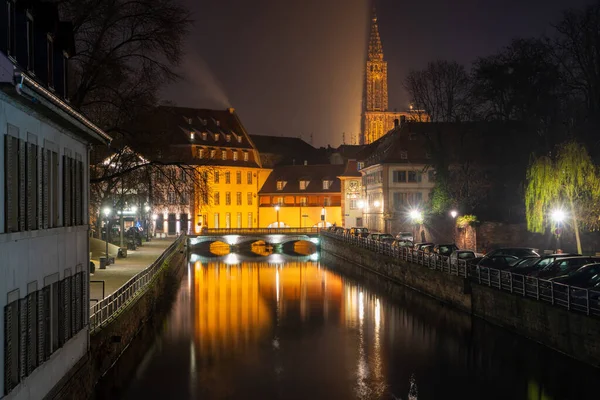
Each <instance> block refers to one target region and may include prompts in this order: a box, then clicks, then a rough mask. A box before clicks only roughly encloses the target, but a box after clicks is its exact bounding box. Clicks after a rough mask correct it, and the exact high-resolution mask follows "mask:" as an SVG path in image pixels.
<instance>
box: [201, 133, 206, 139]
mask: <svg viewBox="0 0 600 400" xmlns="http://www.w3.org/2000/svg"><path fill="white" fill-rule="evenodd" d="M202 140H206V132H202Z"/></svg>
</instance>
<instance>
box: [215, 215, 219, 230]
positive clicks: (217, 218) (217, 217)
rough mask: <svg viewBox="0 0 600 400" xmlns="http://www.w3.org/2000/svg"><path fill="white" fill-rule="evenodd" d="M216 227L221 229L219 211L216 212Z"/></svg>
mask: <svg viewBox="0 0 600 400" xmlns="http://www.w3.org/2000/svg"><path fill="white" fill-rule="evenodd" d="M215 228H217V229H219V213H215Z"/></svg>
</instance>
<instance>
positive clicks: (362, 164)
mask: <svg viewBox="0 0 600 400" xmlns="http://www.w3.org/2000/svg"><path fill="white" fill-rule="evenodd" d="M364 167H365V163H364V162H362V161H361V162H358V163H356V168H357V169H358V170H359V171H360V170H361V169H363V168H364Z"/></svg>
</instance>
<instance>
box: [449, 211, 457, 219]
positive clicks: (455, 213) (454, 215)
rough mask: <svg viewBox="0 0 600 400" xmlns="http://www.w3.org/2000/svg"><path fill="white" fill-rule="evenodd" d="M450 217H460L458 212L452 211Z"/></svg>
mask: <svg viewBox="0 0 600 400" xmlns="http://www.w3.org/2000/svg"><path fill="white" fill-rule="evenodd" d="M450 215H451V216H452V218H456V217H457V216H458V211H456V210H452V211H450Z"/></svg>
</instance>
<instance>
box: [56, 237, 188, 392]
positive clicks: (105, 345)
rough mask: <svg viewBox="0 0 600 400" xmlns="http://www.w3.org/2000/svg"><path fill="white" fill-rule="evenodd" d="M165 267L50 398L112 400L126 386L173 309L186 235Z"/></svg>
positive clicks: (96, 337) (94, 339)
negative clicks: (110, 399)
mask: <svg viewBox="0 0 600 400" xmlns="http://www.w3.org/2000/svg"><path fill="white" fill-rule="evenodd" d="M167 251H168V252H169V254H167V255H166V257H165V261H164V263H163V266H162V268H161V269H160V271H159V272H158V273H157V274H156V275H155V277H154V278H153V280H152V281H151V282H150V283H149V284H148V285H147V287H146V289H145V291H144V292H142V293H140V294H139V295H138V296H136V297H135V298H134V299H133V300H132V301H131V302H130V303H129V304H127V305H126V306H124V307H123V308H122V310H121V311H119V312H118V314H117V315H116V317H115V318H114V319H113V320H112V321H110V322H109V323H108V324H107V325H105V326H103V327H102V328H100V329H98V330H96V331H95V332H94V333H93V334H92V335H91V336H90V348H89V351H88V353H87V356H86V357H85V358H83V359H82V360H80V361H79V363H78V364H77V365H76V366H75V367H74V368H73V369H72V370H71V371H70V373H69V374H68V375H67V376H65V377H64V378H63V379H62V380H61V382H59V383H58V384H57V385H56V386H55V388H54V390H53V391H52V392H51V393H50V394H49V395H48V396H46V399H55V400H66V399H109V398H116V397H117V395H116V394H117V393H118V392H119V391H120V390H121V389H122V388H123V387H125V386H126V385H127V383H128V382H129V381H130V379H131V377H132V376H133V374H134V373H135V371H136V369H137V367H138V366H139V362H140V360H141V359H143V356H144V354H145V352H146V350H147V349H148V348H149V346H150V345H151V343H152V342H153V340H154V338H155V333H156V331H158V330H159V329H160V325H161V323H162V321H163V320H164V318H165V317H166V315H167V314H168V312H169V310H170V308H171V305H172V304H173V300H174V298H175V295H176V293H177V288H178V287H179V283H180V281H181V277H182V274H183V271H184V268H183V267H184V266H185V262H186V257H187V254H186V251H185V240H184V239H182V240H180V241H179V242H178V243H177V245H176V246H173V247H172V248H170V249H167Z"/></svg>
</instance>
